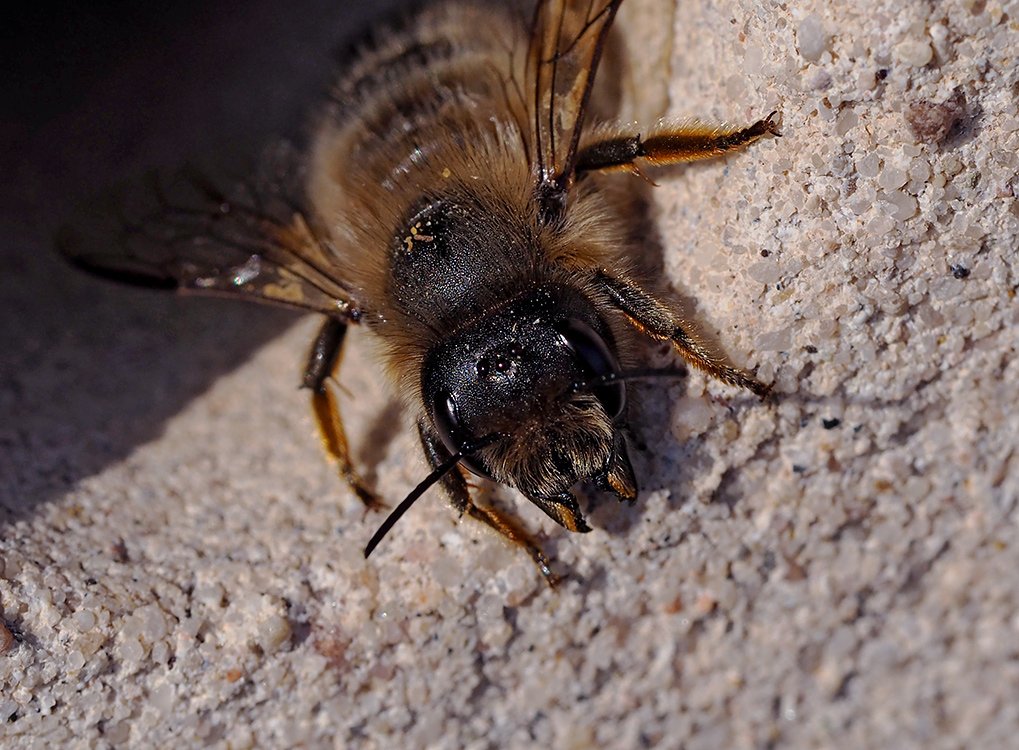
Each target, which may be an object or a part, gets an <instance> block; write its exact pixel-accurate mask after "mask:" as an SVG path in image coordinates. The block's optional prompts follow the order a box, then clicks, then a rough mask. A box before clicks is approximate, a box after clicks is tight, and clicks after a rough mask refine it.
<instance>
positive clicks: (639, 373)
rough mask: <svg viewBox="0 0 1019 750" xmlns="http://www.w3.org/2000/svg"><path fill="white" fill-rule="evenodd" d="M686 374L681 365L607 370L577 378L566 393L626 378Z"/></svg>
mask: <svg viewBox="0 0 1019 750" xmlns="http://www.w3.org/2000/svg"><path fill="white" fill-rule="evenodd" d="M686 376H687V371H686V368H683V367H663V368H653V367H650V368H647V369H636V370H623V371H621V372H607V373H605V374H604V375H596V376H595V377H593V378H589V379H587V380H578V381H577V382H575V383H573V385H571V386H570V387H569V389H568V390H567V393H576V392H577V391H583V390H587V389H588V388H594V387H595V386H599V385H610V384H611V383H622V382H624V381H627V380H652V379H654V378H685V377H686Z"/></svg>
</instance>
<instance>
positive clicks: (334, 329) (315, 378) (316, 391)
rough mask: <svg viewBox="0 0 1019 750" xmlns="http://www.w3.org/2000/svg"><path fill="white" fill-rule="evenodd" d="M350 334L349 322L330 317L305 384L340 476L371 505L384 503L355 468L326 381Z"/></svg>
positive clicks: (336, 367)
mask: <svg viewBox="0 0 1019 750" xmlns="http://www.w3.org/2000/svg"><path fill="white" fill-rule="evenodd" d="M346 337H347V323H346V322H345V321H343V320H337V319H336V318H326V321H325V323H323V324H322V328H321V329H319V332H318V336H316V337H315V342H314V343H313V344H312V346H311V352H310V353H309V355H308V364H307V366H306V367H305V370H304V380H303V383H302V385H303V386H304V387H305V388H308V389H310V390H311V408H312V411H314V413H315V421H316V422H318V429H319V435H320V436H321V438H322V445H323V447H324V448H325V451H326V453H328V454H329V455H330V456H331V457H332V458H333V459H334V460H335V461H336V465H337V467H338V468H339V471H340V476H341V477H343V480H344V481H345V482H346V483H347V484H348V485H350V488H351V489H352V490H353V491H354V494H355V495H357V496H358V497H359V498H361V502H363V503H364V504H365V505H366V506H368V507H369V508H380V507H382V501H381V500H379V498H378V496H377V495H376V494H375V493H374V492H372V491H371V490H370V489H368V488H367V487H366V486H365V484H364V482H363V481H362V480H361V478H360V477H359V476H358V475H357V472H355V471H354V465H353V462H352V461H351V458H350V446H349V445H348V444H347V433H346V431H345V430H344V429H343V420H342V419H341V418H340V407H339V403H338V402H337V400H336V396H335V395H334V394H333V392H332V391H331V390H330V389H329V388H328V387H327V385H326V381H327V380H328V379H329V378H330V377H334V376H335V375H336V372H337V371H338V370H339V363H340V355H341V354H342V352H343V342H344V340H345V339H346Z"/></svg>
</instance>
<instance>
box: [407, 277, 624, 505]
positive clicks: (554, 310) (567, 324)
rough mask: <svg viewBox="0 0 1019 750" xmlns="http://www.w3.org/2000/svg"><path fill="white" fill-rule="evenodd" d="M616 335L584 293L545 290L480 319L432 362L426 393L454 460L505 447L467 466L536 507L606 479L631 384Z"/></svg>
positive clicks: (434, 355) (439, 349)
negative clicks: (464, 453)
mask: <svg viewBox="0 0 1019 750" xmlns="http://www.w3.org/2000/svg"><path fill="white" fill-rule="evenodd" d="M618 372H619V364H618V362H617V359H616V355H615V351H614V343H613V341H612V336H611V333H610V331H609V329H608V327H607V326H606V325H605V324H604V322H603V321H602V320H601V319H600V317H599V316H598V314H597V312H596V310H595V308H594V306H593V305H592V304H591V303H590V302H589V301H588V300H587V299H586V298H584V297H583V296H581V295H580V294H579V293H578V292H577V291H575V290H569V289H564V288H562V287H542V288H539V289H537V290H536V291H534V292H532V293H530V294H527V295H525V296H522V297H519V298H516V299H514V300H513V301H512V302H510V303H509V304H507V305H505V306H503V307H502V308H500V309H497V310H495V311H492V312H489V313H487V314H485V315H484V316H481V317H479V318H478V319H477V320H476V321H474V322H472V323H469V324H467V325H465V326H464V327H463V328H462V329H460V330H459V331H458V332H456V333H455V334H454V335H452V336H450V337H449V338H447V339H446V340H444V341H443V342H442V343H441V344H440V345H438V346H437V347H436V348H435V349H434V350H433V351H432V352H431V353H430V354H429V356H428V358H427V360H426V362H425V366H424V369H423V383H422V386H423V388H422V392H423V394H424V397H425V400H426V409H427V411H428V414H429V416H430V418H431V422H432V426H433V428H434V430H435V433H436V434H437V435H438V436H439V438H440V439H441V441H442V443H443V444H444V445H445V447H446V449H447V450H448V451H449V452H450V453H451V454H452V453H455V452H457V451H458V450H460V449H461V448H462V447H463V446H465V445H467V444H469V443H471V442H473V441H474V440H476V439H478V438H479V437H480V436H485V435H491V434H498V435H500V436H501V437H500V439H499V440H497V441H495V442H494V443H492V444H491V445H489V446H487V447H486V448H484V449H483V450H480V451H478V452H477V453H476V454H474V455H471V456H468V457H466V458H465V459H464V460H463V465H464V466H465V467H466V468H467V469H469V470H470V471H472V472H473V473H475V474H478V475H481V476H485V477H489V478H491V479H494V480H496V481H498V482H500V483H503V484H507V485H510V486H513V487H516V488H517V489H519V490H520V491H521V492H523V493H524V494H525V495H527V496H528V497H531V498H532V499H535V498H539V499H544V498H555V497H558V496H561V495H563V494H564V493H566V492H568V490H569V489H570V487H572V486H573V485H574V484H576V483H577V482H579V481H582V480H585V479H592V478H596V479H597V478H603V477H604V476H605V474H606V472H608V471H609V470H610V468H611V465H612V463H613V459H614V457H615V455H616V452H617V446H618V440H617V436H616V430H615V427H614V421H615V420H616V419H617V418H618V417H619V416H620V415H621V414H622V413H623V410H624V407H625V404H626V391H625V384H624V383H623V382H609V383H602V384H598V385H593V386H592V385H589V383H591V381H595V380H597V379H598V378H601V377H604V376H606V375H611V374H613V373H618Z"/></svg>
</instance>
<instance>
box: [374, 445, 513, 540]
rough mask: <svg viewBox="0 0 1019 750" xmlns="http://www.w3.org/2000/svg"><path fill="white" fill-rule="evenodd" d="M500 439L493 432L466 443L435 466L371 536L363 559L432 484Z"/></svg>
mask: <svg viewBox="0 0 1019 750" xmlns="http://www.w3.org/2000/svg"><path fill="white" fill-rule="evenodd" d="M501 437H502V435H500V434H499V433H497V432H493V433H492V434H491V435H485V437H483V438H480V439H478V440H475V441H474V442H473V443H467V444H466V445H464V446H463V447H462V448H460V450H458V451H457V452H456V453H454V454H453V455H452V456H450V457H449V458H448V459H446V460H445V461H443V462H442V463H441V464H439V466H437V467H436V468H435V470H434V471H433V472H432V473H431V474H429V475H428V476H427V477H425V478H424V479H423V480H422V481H421V482H420V483H419V484H418V486H417V487H415V488H414V489H413V490H411V493H410V494H409V495H407V497H405V498H404V499H403V502H401V503H400V504H399V505H397V506H396V508H394V509H393V512H392V513H390V514H389V516H388V517H387V518H386V520H385V521H383V522H382V525H381V526H379V528H378V531H376V532H375V533H374V534H373V535H372V538H371V539H370V540H369V541H368V546H366V547H365V548H364V556H365V558H367V557H368V556H369V555H370V554H371V553H372V552H373V551H374V550H375V548H376V547H378V546H379V542H381V541H382V539H383V538H384V537H385V536H386V534H388V533H389V530H390V529H392V528H393V526H395V525H396V522H397V521H399V520H400V518H401V517H402V516H403V514H404V513H406V512H407V510H408V509H409V508H410V506H412V505H413V504H414V502H415V501H416V500H417V499H418V498H419V497H421V496H422V495H423V494H425V493H426V492H427V491H428V489H429V488H430V487H431V486H432V485H433V484H435V483H436V482H438V481H439V480H440V479H442V478H443V477H444V476H446V474H448V473H449V472H451V471H452V470H453V469H454V468H456V465H457V464H458V463H460V462H461V461H463V459H464V458H465V457H466V456H470V455H472V454H474V453H477V452H478V451H479V450H481V449H482V448H484V447H486V446H488V445H491V444H492V443H494V442H495V441H496V440H498V439H499V438H501Z"/></svg>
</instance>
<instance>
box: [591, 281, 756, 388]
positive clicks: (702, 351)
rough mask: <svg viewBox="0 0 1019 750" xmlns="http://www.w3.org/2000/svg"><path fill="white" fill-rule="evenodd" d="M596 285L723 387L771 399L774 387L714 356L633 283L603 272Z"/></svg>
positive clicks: (643, 328)
mask: <svg viewBox="0 0 1019 750" xmlns="http://www.w3.org/2000/svg"><path fill="white" fill-rule="evenodd" d="M595 284H596V286H597V287H598V288H599V289H600V290H601V291H602V293H603V294H604V295H605V297H606V298H607V299H608V300H609V301H610V302H611V303H612V305H613V306H614V307H615V308H616V309H618V310H620V311H621V312H622V313H623V314H624V315H625V316H626V317H627V318H629V320H630V322H631V323H632V324H633V325H634V326H636V327H637V328H638V329H639V330H641V331H642V332H644V333H646V334H647V335H648V336H650V337H651V338H654V339H658V340H659V341H669V342H670V343H671V344H672V345H673V346H674V347H675V348H676V351H678V352H679V354H680V355H681V356H682V357H683V359H685V360H686V361H687V362H689V363H690V364H691V365H693V366H694V367H696V368H698V369H700V370H703V371H704V372H706V373H708V375H711V376H712V377H715V378H718V379H719V380H721V381H722V382H723V383H728V384H729V385H734V386H737V387H739V388H746V389H747V390H749V391H751V392H752V393H755V394H757V395H758V396H760V397H761V398H762V399H763V398H765V397H766V396H767V395H768V393H769V391H770V390H771V386H767V385H765V384H764V383H762V382H760V381H759V380H757V379H756V378H755V377H754V376H753V375H751V374H750V373H748V372H745V371H743V370H740V369H739V368H738V367H733V366H732V365H730V364H727V363H726V362H725V360H723V359H722V358H721V357H719V356H718V355H716V354H713V353H711V352H710V351H709V350H708V349H707V348H706V347H705V346H704V344H702V343H701V342H700V341H698V340H697V338H695V337H694V336H693V335H692V334H690V333H689V332H688V331H687V330H686V328H685V327H684V325H685V324H684V323H683V322H682V321H681V320H680V319H679V318H678V317H677V316H676V315H675V313H673V312H672V311H671V310H670V309H669V308H668V307H666V306H665V304H663V303H662V302H660V301H659V300H658V299H656V298H655V297H653V296H652V295H651V294H649V293H648V292H646V291H644V290H643V289H642V288H641V287H640V286H638V285H637V284H635V283H634V282H633V281H631V280H630V279H627V278H624V277H621V276H610V275H609V274H608V273H607V272H605V271H601V272H599V273H598V274H597V275H596V276H595Z"/></svg>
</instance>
